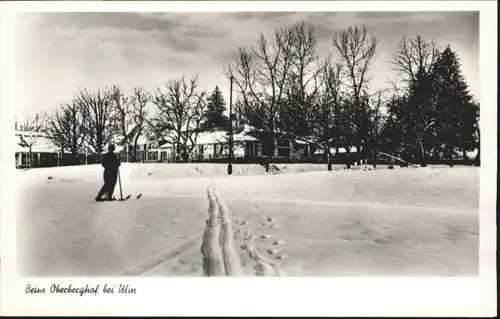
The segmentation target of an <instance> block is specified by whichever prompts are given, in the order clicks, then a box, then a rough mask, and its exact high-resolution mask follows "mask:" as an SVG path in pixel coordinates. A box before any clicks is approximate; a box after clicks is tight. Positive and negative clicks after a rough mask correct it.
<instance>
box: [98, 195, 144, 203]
mask: <svg viewBox="0 0 500 319" xmlns="http://www.w3.org/2000/svg"><path fill="white" fill-rule="evenodd" d="M141 196H142V193H139V194H138V195H137V196H136V197H135V198H136V199H139V198H141ZM131 197H132V194H128V195H127V197H125V198H123V199H116V198H115V197H114V196H113V199H112V200H110V201H109V200H106V199H103V200H100V201H96V202H97V203H101V202H114V201H117V202H124V201H126V200H128V199H130V198H131Z"/></svg>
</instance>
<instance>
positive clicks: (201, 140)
mask: <svg viewBox="0 0 500 319" xmlns="http://www.w3.org/2000/svg"><path fill="white" fill-rule="evenodd" d="M228 141H229V137H228V135H227V132H226V131H214V132H203V133H200V134H198V138H197V139H196V143H195V144H196V145H207V144H219V143H227V142H228ZM244 141H258V139H256V138H255V137H252V136H249V135H247V134H246V132H245V131H244V130H243V131H242V132H241V133H239V134H234V135H233V142H244ZM187 145H191V141H188V142H187Z"/></svg>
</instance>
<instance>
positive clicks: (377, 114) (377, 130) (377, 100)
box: [370, 90, 387, 168]
mask: <svg viewBox="0 0 500 319" xmlns="http://www.w3.org/2000/svg"><path fill="white" fill-rule="evenodd" d="M386 92H387V90H378V91H377V92H376V93H375V94H374V97H373V98H372V103H371V104H372V105H373V108H372V110H371V118H372V121H371V122H372V127H371V132H370V139H371V142H372V143H371V144H372V155H373V168H376V167H377V161H378V157H379V144H380V140H379V139H380V135H381V133H382V129H383V127H384V122H383V121H384V117H383V115H382V106H383V104H384V102H385V96H384V93H386Z"/></svg>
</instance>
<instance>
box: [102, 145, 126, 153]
mask: <svg viewBox="0 0 500 319" xmlns="http://www.w3.org/2000/svg"><path fill="white" fill-rule="evenodd" d="M124 149H125V148H124V147H123V146H115V151H114V153H120V152H121V151H123V150H124ZM107 152H108V146H106V147H105V148H104V151H102V152H101V154H106V153H107Z"/></svg>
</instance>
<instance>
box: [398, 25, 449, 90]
mask: <svg viewBox="0 0 500 319" xmlns="http://www.w3.org/2000/svg"><path fill="white" fill-rule="evenodd" d="M438 57H439V50H438V48H437V45H436V43H435V42H434V40H425V39H424V38H423V37H422V36H421V35H417V36H416V37H415V38H414V39H408V38H407V37H403V38H402V39H401V40H400V42H399V43H398V48H397V51H396V53H395V54H394V55H393V61H391V64H393V65H394V68H395V70H396V71H397V72H398V73H399V74H400V75H402V76H403V77H404V80H405V82H406V83H407V84H409V83H410V82H412V81H416V80H417V76H418V74H419V73H420V74H429V72H431V69H432V67H433V65H434V63H435V62H436V60H437V58H438Z"/></svg>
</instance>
